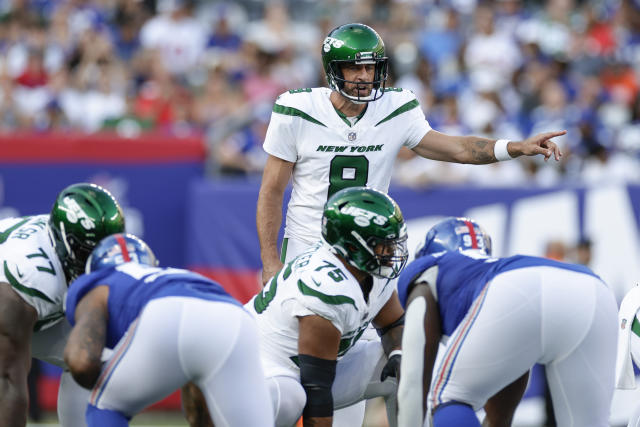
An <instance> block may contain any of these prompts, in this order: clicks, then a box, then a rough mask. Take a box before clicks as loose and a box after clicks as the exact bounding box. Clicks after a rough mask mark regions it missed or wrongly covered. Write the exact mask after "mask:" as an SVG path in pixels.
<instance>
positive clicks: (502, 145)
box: [493, 139, 513, 162]
mask: <svg viewBox="0 0 640 427" xmlns="http://www.w3.org/2000/svg"><path fill="white" fill-rule="evenodd" d="M509 142H511V141H509V140H508V139H499V140H497V141H496V143H495V145H494V146H493V155H494V156H495V157H496V160H498V161H499V162H501V161H503V160H511V159H513V157H511V155H510V154H509V151H507V144H509Z"/></svg>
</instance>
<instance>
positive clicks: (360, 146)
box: [264, 88, 431, 244]
mask: <svg viewBox="0 0 640 427" xmlns="http://www.w3.org/2000/svg"><path fill="white" fill-rule="evenodd" d="M330 95H331V90H330V89H328V88H314V89H299V90H292V91H289V92H285V93H284V94H282V95H280V96H279V97H278V99H277V100H276V102H275V104H274V106H273V113H272V115H271V122H270V123H269V128H268V130H267V135H266V138H265V142H264V150H265V151H266V152H267V153H269V154H270V155H272V156H275V157H278V158H280V159H283V160H286V161H288V162H293V163H295V167H294V168H293V191H292V193H291V199H290V201H289V206H288V209H287V220H286V227H285V237H289V238H295V239H299V240H301V241H303V242H305V243H307V244H312V243H314V242H315V241H317V240H318V239H319V238H320V224H321V219H322V209H323V206H324V204H325V202H326V201H327V198H328V197H329V196H331V195H332V194H333V193H335V192H337V191H339V190H342V189H343V188H346V187H353V186H369V187H372V188H375V189H377V190H380V191H382V192H385V193H386V192H387V190H388V189H389V183H390V181H391V173H392V169H393V165H394V163H395V160H396V157H397V154H398V151H399V150H400V148H401V147H402V146H406V147H408V148H414V147H415V146H416V145H418V143H419V142H420V140H421V139H422V137H423V136H424V135H425V134H426V133H427V132H429V130H431V127H430V126H429V123H428V122H427V120H426V118H425V116H424V113H423V112H422V109H421V108H420V104H419V103H418V100H417V99H416V97H415V95H414V94H413V93H412V92H411V91H408V90H403V89H396V88H387V89H386V90H385V94H384V96H382V97H381V98H380V99H378V100H376V101H375V102H370V103H368V105H367V107H366V109H365V110H364V113H363V114H361V116H359V117H355V118H347V117H345V116H344V115H343V114H342V113H341V112H339V111H337V110H336V109H335V108H334V107H333V104H332V103H331V100H330V98H329V97H330Z"/></svg>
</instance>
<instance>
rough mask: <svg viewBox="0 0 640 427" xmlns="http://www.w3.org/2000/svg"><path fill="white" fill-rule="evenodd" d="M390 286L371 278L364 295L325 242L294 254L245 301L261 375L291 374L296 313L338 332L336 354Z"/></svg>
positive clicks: (380, 303) (361, 327) (386, 295)
mask: <svg viewBox="0 0 640 427" xmlns="http://www.w3.org/2000/svg"><path fill="white" fill-rule="evenodd" d="M395 288H396V282H395V281H394V280H374V281H373V287H372V289H371V291H370V292H369V295H368V299H365V297H364V294H363V292H362V290H361V288H360V284H359V283H358V281H357V280H356V279H355V277H354V276H353V275H352V274H351V273H350V272H349V271H348V270H347V269H346V268H345V267H344V265H343V264H342V262H341V261H340V260H339V259H338V258H336V256H335V255H333V254H332V253H331V251H330V250H329V249H328V248H327V247H326V246H325V245H323V244H322V243H318V244H317V245H315V246H312V247H311V248H310V249H308V250H307V251H306V252H303V253H302V254H300V255H299V256H298V257H296V258H295V259H294V260H293V261H291V262H290V263H288V264H287V265H285V267H284V268H283V269H282V270H281V271H280V272H279V273H278V274H276V275H275V276H274V278H273V279H272V280H271V281H270V282H269V283H267V285H266V286H265V288H264V290H262V291H261V292H260V293H258V294H257V295H256V296H255V297H253V298H252V299H251V300H250V301H249V302H247V303H246V304H245V308H246V309H247V310H248V311H249V312H250V313H251V314H252V315H253V316H254V317H255V319H256V323H257V324H258V330H259V333H260V352H261V359H262V364H263V367H264V370H265V375H266V376H267V377H270V376H275V375H294V376H296V375H297V369H298V367H297V357H298V317H303V316H312V315H317V316H320V317H323V318H325V319H327V320H329V321H330V322H331V323H332V324H333V326H334V327H335V328H336V329H337V330H338V331H339V332H340V335H341V338H340V347H339V349H338V357H341V356H343V355H344V354H345V353H346V352H347V351H348V350H349V349H350V348H351V347H352V346H353V345H354V344H355V343H356V342H357V340H358V339H359V338H360V336H361V335H362V333H363V332H364V331H365V329H366V328H367V326H368V325H369V323H370V322H371V321H372V320H373V319H374V318H375V316H376V315H377V314H378V312H380V310H381V309H382V307H383V306H384V305H385V304H386V302H387V301H388V300H389V298H390V297H391V295H392V294H393V292H394V290H395Z"/></svg>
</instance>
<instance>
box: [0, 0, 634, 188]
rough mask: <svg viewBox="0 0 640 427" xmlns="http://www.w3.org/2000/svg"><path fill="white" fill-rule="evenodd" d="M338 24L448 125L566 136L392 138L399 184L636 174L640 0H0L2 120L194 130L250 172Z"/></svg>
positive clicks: (234, 170)
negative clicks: (466, 144) (399, 142)
mask: <svg viewBox="0 0 640 427" xmlns="http://www.w3.org/2000/svg"><path fill="white" fill-rule="evenodd" d="M346 22H363V23H366V24H368V25H371V26H372V27H373V28H374V29H376V30H377V31H378V32H379V33H380V35H381V36H382V38H383V39H384V40H385V43H386V47H387V52H388V56H389V57H390V61H391V75H390V80H389V82H388V86H397V87H403V88H406V89H411V90H412V91H414V92H415V93H416V95H417V96H418V98H419V100H420V102H421V106H422V108H423V109H424V112H425V114H426V116H427V118H428V120H429V122H430V124H431V126H432V127H433V128H434V129H436V130H439V131H442V132H445V133H450V134H476V135H482V136H488V137H494V138H509V139H513V140H517V139H522V138H525V137H527V136H528V135H531V134H533V133H537V132H542V131H547V130H561V129H566V130H567V131H568V133H567V135H566V136H563V137H561V138H558V139H557V141H556V142H558V143H559V145H560V146H561V148H562V150H563V151H564V152H565V156H564V157H563V160H562V161H561V162H559V163H557V164H554V163H555V162H549V164H548V165H544V166H543V161H542V160H541V159H539V158H532V159H519V160H518V161H515V162H500V163H498V164H495V165H490V166H482V167H478V166H468V165H458V164H446V163H441V162H433V161H429V160H424V159H422V158H419V157H414V156H413V155H412V152H410V151H408V150H407V151H403V152H402V153H401V156H400V158H399V159H398V163H399V164H398V167H397V168H396V174H395V178H394V179H395V181H396V183H400V184H404V185H411V186H417V187H420V186H427V185H432V184H443V183H444V184H457V183H473V184H476V185H494V186H495V185H508V186H519V185H522V184H523V183H529V184H537V185H544V186H546V185H556V184H558V183H561V182H562V183H567V182H569V183H572V182H575V183H585V182H586V183H600V182H611V181H615V182H640V163H639V162H640V94H639V92H640V0H591V1H586V0H582V1H578V0H548V1H537V2H536V1H518V0H493V1H480V0H326V1H313V0H288V1H284V0H273V1H258V0H244V1H214V0H211V1H205V0H202V1H193V0H0V51H1V54H0V91H1V92H2V96H0V132H3V133H6V132H11V131H19V130H34V131H37V132H46V131H50V130H55V131H61V132H68V131H74V132H76V131H81V132H98V131H104V130H113V131H115V132H117V133H118V134H120V135H122V136H125V137H135V136H137V135H139V134H140V133H142V132H147V131H154V132H161V133H165V134H170V135H174V136H176V137H178V138H180V137H185V136H193V135H202V136H204V138H205V140H206V141H207V143H208V144H209V147H210V158H211V172H212V173H214V174H234V175H247V174H257V173H259V172H260V171H261V169H262V166H263V164H264V162H265V160H266V159H265V154H264V152H263V150H262V146H261V145H262V141H263V138H264V134H265V131H266V127H267V125H268V122H269V118H270V115H271V108H272V105H273V102H274V100H275V98H276V96H277V95H278V94H279V93H281V92H283V91H285V90H287V89H296V88H302V87H316V86H324V85H325V84H326V83H325V80H324V72H323V70H322V66H321V62H320V46H321V43H322V40H323V38H324V36H325V35H326V34H327V33H328V32H329V31H330V30H331V29H332V28H334V27H335V26H337V25H340V24H343V23H346Z"/></svg>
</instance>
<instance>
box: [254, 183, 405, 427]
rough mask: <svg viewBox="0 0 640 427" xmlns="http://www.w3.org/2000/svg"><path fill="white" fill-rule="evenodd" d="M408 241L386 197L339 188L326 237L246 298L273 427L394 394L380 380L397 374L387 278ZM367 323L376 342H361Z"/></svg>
mask: <svg viewBox="0 0 640 427" xmlns="http://www.w3.org/2000/svg"><path fill="white" fill-rule="evenodd" d="M406 239H407V235H406V226H405V224H404V220H403V218H402V213H401V212H400V208H399V207H398V205H397V204H396V203H395V202H394V201H393V200H392V199H391V198H390V197H389V196H387V195H385V194H383V193H381V192H379V191H377V190H374V189H370V188H365V187H352V188H348V189H344V190H341V191H339V192H337V193H336V194H334V195H333V196H332V197H331V198H330V199H329V200H328V201H327V204H326V207H325V209H324V213H323V217H322V240H321V241H320V242H318V243H317V244H316V245H313V246H312V247H311V248H309V249H308V250H307V251H306V252H304V253H302V254H301V255H299V256H298V257H297V258H295V259H294V260H293V261H291V262H289V263H288V264H287V265H286V266H285V267H284V268H283V269H282V270H281V271H279V272H278V273H277V274H276V275H275V276H274V277H273V278H272V279H271V281H270V282H269V284H268V285H267V286H266V287H265V289H264V290H263V291H262V292H260V293H259V294H257V295H256V296H255V297H254V298H253V299H251V300H250V301H249V302H248V303H247V304H246V305H245V307H246V308H247V309H248V310H249V311H250V312H251V313H253V315H254V316H255V318H256V321H257V323H258V330H259V333H260V346H261V350H260V353H261V359H262V365H263V368H264V371H265V376H266V378H267V385H268V387H269V390H270V393H271V398H272V401H273V405H274V409H275V411H274V413H275V417H276V425H277V426H283V427H284V426H286V427H290V426H292V425H294V424H295V422H296V420H297V419H298V418H299V417H300V415H302V416H303V421H304V425H305V426H307V425H314V426H330V425H331V424H332V418H333V411H334V408H335V409H339V408H343V407H347V406H350V405H352V404H354V403H356V402H359V401H362V400H363V399H367V398H371V397H375V396H386V395H390V394H395V389H396V385H395V382H394V381H391V380H387V381H385V379H386V378H387V377H388V376H390V377H396V375H397V372H396V371H397V368H398V367H399V363H400V353H401V350H400V343H401V334H402V324H403V310H402V308H401V307H400V303H399V301H398V296H397V293H396V291H395V281H394V280H392V279H394V278H396V277H398V275H399V274H400V272H401V271H402V269H403V267H404V265H405V263H406V261H407V256H408V254H407V249H406ZM374 277H376V278H378V279H380V280H373V278H374ZM370 323H373V325H374V326H375V327H376V328H377V329H378V333H379V334H380V335H381V337H382V340H381V341H379V340H359V338H360V336H361V335H362V333H363V332H364V331H365V329H367V327H368V325H369V324H370ZM389 415H390V416H391V417H392V418H393V417H395V414H389Z"/></svg>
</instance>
